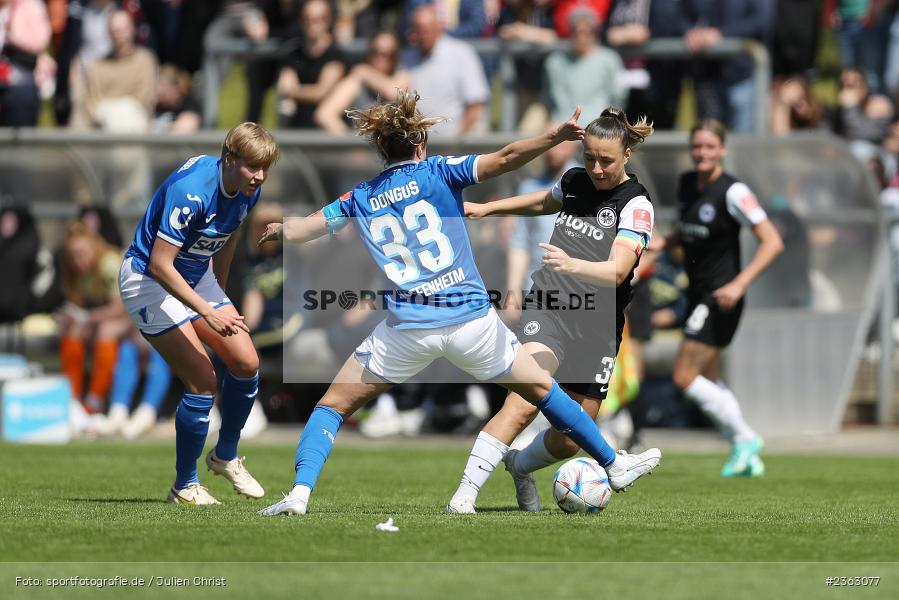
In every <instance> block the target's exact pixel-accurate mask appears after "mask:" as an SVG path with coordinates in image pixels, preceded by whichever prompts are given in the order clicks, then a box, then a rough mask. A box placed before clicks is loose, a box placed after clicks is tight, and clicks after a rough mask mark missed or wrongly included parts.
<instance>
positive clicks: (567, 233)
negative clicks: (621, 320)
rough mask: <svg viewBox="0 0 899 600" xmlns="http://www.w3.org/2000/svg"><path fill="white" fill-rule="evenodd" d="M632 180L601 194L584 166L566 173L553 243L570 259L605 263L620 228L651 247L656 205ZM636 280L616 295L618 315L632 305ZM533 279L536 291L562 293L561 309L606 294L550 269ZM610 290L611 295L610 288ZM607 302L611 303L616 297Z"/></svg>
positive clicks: (557, 190)
mask: <svg viewBox="0 0 899 600" xmlns="http://www.w3.org/2000/svg"><path fill="white" fill-rule="evenodd" d="M628 175H629V177H630V179H628V180H627V181H625V182H623V183H621V184H619V185H618V186H616V187H614V188H612V189H611V190H597V189H596V188H595V187H594V186H593V182H592V181H591V180H590V176H589V175H587V172H586V170H585V169H584V168H583V167H575V168H573V169H569V170H568V171H566V172H565V174H564V175H563V176H562V179H561V181H560V182H559V183H558V184H556V186H555V187H554V188H553V192H552V193H553V196H554V197H556V198H557V199H558V200H561V202H562V210H561V212H559V214H558V215H557V216H556V224H555V229H554V230H553V234H552V238H551V239H550V242H549V243H550V244H552V245H553V246H557V247H558V248H561V249H562V250H564V251H565V252H566V253H567V254H568V255H569V256H571V257H572V258H579V259H583V260H587V261H591V262H601V261H606V260H608V259H609V254H610V253H611V251H612V244H613V243H614V242H615V237H616V235H617V234H618V231H619V230H620V229H627V230H629V231H632V232H635V233H636V234H639V235H640V236H644V240H643V243H644V244H645V243H646V242H648V241H649V236H650V235H651V234H652V221H653V208H652V202H651V201H650V200H649V193H648V192H647V191H646V188H644V187H643V185H642V184H641V183H640V182H639V181H637V177H636V176H635V175H632V174H628ZM638 262H639V260H638ZM635 268H636V264H635ZM632 276H633V271H632V272H631V275H630V276H628V277H627V278H625V280H624V282H623V283H622V284H621V285H620V286H618V288H617V290H616V292H615V298H614V301H615V304H616V306H617V308H618V311H623V310H624V307H625V306H626V305H627V303H628V302H630V299H631V295H632V293H633V290H632V289H631V283H630V282H631V278H632ZM532 278H533V280H534V289H535V290H543V291H555V292H560V293H559V294H558V297H559V299H560V305H565V304H566V301H567V299H568V298H574V297H581V298H583V297H585V295H587V294H590V295H592V296H594V297H596V296H597V295H598V294H599V295H601V291H602V288H599V287H598V286H594V285H592V284H590V283H587V282H586V281H583V280H582V279H579V278H578V277H575V276H574V275H565V274H562V273H557V272H555V271H552V270H551V269H549V268H547V267H543V268H542V269H540V270H539V271H537V272H536V273H534V275H533V277H532ZM606 289H607V290H609V291H611V288H606ZM608 300H609V301H612V298H611V297H609V299H608Z"/></svg>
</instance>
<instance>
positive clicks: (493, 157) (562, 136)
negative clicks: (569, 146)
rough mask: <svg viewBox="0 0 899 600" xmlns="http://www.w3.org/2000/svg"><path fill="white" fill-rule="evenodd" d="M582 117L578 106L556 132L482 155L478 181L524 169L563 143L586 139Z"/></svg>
mask: <svg viewBox="0 0 899 600" xmlns="http://www.w3.org/2000/svg"><path fill="white" fill-rule="evenodd" d="M580 116H581V107H580V106H578V107H577V108H576V109H575V111H574V114H573V115H571V118H570V119H568V120H567V121H565V122H564V123H562V124H561V125H559V127H558V129H556V130H555V131H553V132H550V133H544V134H543V135H538V136H536V137H532V138H528V139H526V140H518V141H517V142H512V143H511V144H509V145H508V146H506V147H504V148H503V149H502V150H500V151H498V152H493V153H491V154H482V155H481V157H480V158H479V159H478V181H484V180H486V179H490V178H491V177H496V176H498V175H502V174H503V173H508V172H510V171H514V170H515V169H518V168H520V167H523V166H524V165H526V164H527V163H529V162H531V161H532V160H534V159H535V158H537V157H538V156H540V155H541V154H543V153H544V152H546V151H547V150H549V149H550V148H552V147H553V146H556V145H558V144H561V143H562V142H568V141H575V140H582V139H584V128H583V127H581V126H580V125H579V124H578V122H577V120H578V118H579V117H580Z"/></svg>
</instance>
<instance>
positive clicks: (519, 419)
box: [502, 401, 537, 431]
mask: <svg viewBox="0 0 899 600" xmlns="http://www.w3.org/2000/svg"><path fill="white" fill-rule="evenodd" d="M519 404H520V405H516V406H514V407H512V406H509V407H506V406H504V407H503V409H502V416H503V417H504V418H505V419H506V422H507V424H508V425H509V426H510V427H513V428H515V429H516V430H519V431H521V430H523V429H524V428H525V427H527V426H528V425H530V424H531V421H533V420H534V417H535V416H537V409H536V408H535V407H534V406H533V405H532V404H525V403H521V402H520V401H519Z"/></svg>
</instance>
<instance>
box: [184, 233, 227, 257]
mask: <svg viewBox="0 0 899 600" xmlns="http://www.w3.org/2000/svg"><path fill="white" fill-rule="evenodd" d="M230 237H231V236H230V235H229V236H226V237H216V238H213V237H206V236H203V237H201V238H200V239H198V240H197V241H196V242H194V243H193V245H192V246H191V247H190V251H189V252H190V253H191V254H201V255H203V256H212V255H213V254H215V253H216V252H218V251H219V250H221V249H222V248H223V247H224V246H225V244H227V243H228V239H229V238H230Z"/></svg>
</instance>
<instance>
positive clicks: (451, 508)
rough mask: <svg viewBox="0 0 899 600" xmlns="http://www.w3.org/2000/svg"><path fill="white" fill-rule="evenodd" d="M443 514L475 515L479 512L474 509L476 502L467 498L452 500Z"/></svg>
mask: <svg viewBox="0 0 899 600" xmlns="http://www.w3.org/2000/svg"><path fill="white" fill-rule="evenodd" d="M443 512H445V513H446V514H448V515H474V514H477V512H478V511H476V510H475V509H474V502H472V501H471V500H469V499H467V498H466V499H464V500H450V502H449V504H447V505H446V508H444V509H443Z"/></svg>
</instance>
